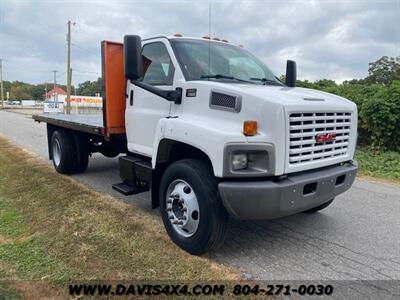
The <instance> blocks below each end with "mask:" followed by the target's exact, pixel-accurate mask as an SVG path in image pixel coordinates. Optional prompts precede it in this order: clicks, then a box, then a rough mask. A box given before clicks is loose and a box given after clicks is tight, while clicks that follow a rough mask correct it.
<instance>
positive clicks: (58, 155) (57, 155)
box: [53, 139, 61, 166]
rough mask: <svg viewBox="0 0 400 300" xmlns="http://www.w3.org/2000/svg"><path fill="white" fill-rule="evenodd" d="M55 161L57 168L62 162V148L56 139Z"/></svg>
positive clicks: (54, 146) (54, 144) (54, 147)
mask: <svg viewBox="0 0 400 300" xmlns="http://www.w3.org/2000/svg"><path fill="white" fill-rule="evenodd" d="M53 161H54V163H55V165H56V166H58V165H59V164H60V161H61V146H60V142H59V141H58V139H54V143H53Z"/></svg>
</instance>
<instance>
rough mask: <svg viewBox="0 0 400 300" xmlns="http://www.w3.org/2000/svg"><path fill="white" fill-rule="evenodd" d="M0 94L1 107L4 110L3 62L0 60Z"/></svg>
mask: <svg viewBox="0 0 400 300" xmlns="http://www.w3.org/2000/svg"><path fill="white" fill-rule="evenodd" d="M0 90H1V91H0V93H1V107H2V108H4V88H3V60H2V59H1V58H0Z"/></svg>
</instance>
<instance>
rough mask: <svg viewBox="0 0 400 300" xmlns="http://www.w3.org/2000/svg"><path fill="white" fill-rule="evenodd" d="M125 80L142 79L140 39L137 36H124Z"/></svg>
mask: <svg viewBox="0 0 400 300" xmlns="http://www.w3.org/2000/svg"><path fill="white" fill-rule="evenodd" d="M124 68H125V78H126V79H129V80H134V81H136V80H139V79H141V78H142V77H143V62H142V39H141V38H140V36H138V35H125V36H124Z"/></svg>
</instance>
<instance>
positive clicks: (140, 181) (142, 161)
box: [112, 155, 153, 196]
mask: <svg viewBox="0 0 400 300" xmlns="http://www.w3.org/2000/svg"><path fill="white" fill-rule="evenodd" d="M152 171H153V169H152V166H151V161H150V159H147V158H143V157H137V156H133V155H127V156H121V157H120V158H119V175H120V177H121V179H122V182H121V183H116V184H113V186H112V188H113V189H114V190H116V191H118V192H120V193H121V194H123V195H125V196H129V195H134V194H139V193H144V192H147V191H148V190H150V187H151V179H152Z"/></svg>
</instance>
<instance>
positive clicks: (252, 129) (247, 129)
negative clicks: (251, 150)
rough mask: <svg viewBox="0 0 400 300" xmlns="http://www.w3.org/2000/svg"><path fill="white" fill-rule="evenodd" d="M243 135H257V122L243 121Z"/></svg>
mask: <svg viewBox="0 0 400 300" xmlns="http://www.w3.org/2000/svg"><path fill="white" fill-rule="evenodd" d="M243 134H244V135H246V136H253V135H256V134H257V121H244V123H243Z"/></svg>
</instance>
